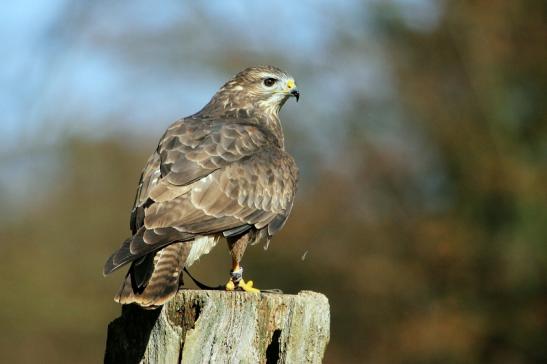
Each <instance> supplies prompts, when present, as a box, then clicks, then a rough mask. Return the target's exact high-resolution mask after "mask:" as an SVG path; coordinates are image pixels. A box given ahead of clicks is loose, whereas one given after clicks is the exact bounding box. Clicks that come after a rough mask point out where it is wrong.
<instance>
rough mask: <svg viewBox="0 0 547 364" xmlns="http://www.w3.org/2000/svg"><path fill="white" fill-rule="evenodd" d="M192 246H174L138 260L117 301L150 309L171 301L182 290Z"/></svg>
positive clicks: (115, 299) (176, 244) (132, 267)
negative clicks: (185, 266) (185, 268)
mask: <svg viewBox="0 0 547 364" xmlns="http://www.w3.org/2000/svg"><path fill="white" fill-rule="evenodd" d="M192 243H193V242H192V241H185V242H178V243H173V244H171V245H168V246H166V247H165V248H163V249H161V250H158V251H157V252H154V253H150V254H148V255H146V256H144V257H142V258H141V259H139V260H137V261H134V262H133V263H132V264H131V268H129V271H128V272H127V275H126V277H125V280H124V281H123V283H122V286H121V287H120V290H119V292H118V294H117V295H116V296H115V297H114V301H116V302H118V303H121V304H124V305H126V304H130V303H136V304H138V305H139V306H142V307H144V308H150V309H151V308H156V307H158V306H161V305H163V304H164V303H166V302H167V301H169V300H170V299H171V298H172V297H173V296H174V295H175V293H177V291H178V288H179V279H180V275H181V273H182V270H183V268H184V265H185V263H186V259H187V257H188V254H189V253H190V249H191V247H192Z"/></svg>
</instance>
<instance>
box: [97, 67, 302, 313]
mask: <svg viewBox="0 0 547 364" xmlns="http://www.w3.org/2000/svg"><path fill="white" fill-rule="evenodd" d="M290 96H295V97H296V98H297V99H298V97H299V93H298V91H297V89H296V86H295V84H294V80H293V79H292V78H291V77H290V76H289V75H287V74H286V73H285V72H283V71H281V70H280V69H278V68H275V67H271V66H260V67H251V68H248V69H245V70H244V71H242V72H240V73H239V74H237V75H236V76H235V77H234V78H233V79H232V80H230V81H228V82H227V83H226V84H224V86H222V88H221V89H220V90H219V91H218V92H217V93H216V94H215V95H214V96H213V98H212V99H211V101H210V102H209V103H208V104H207V105H206V106H205V107H204V108H203V109H202V110H201V111H199V112H198V113H196V114H194V115H192V116H189V117H187V118H184V119H181V120H178V121H177V122H175V123H174V124H172V125H171V126H170V127H169V128H168V129H167V131H166V132H165V134H164V135H163V137H162V138H161V140H160V142H159V145H158V147H157V149H156V151H155V152H154V153H153V154H152V155H151V156H150V158H149V159H148V162H147V164H146V166H145V168H144V170H143V172H142V174H141V178H140V181H139V186H138V189H137V194H136V197H135V204H134V207H133V210H132V212H131V219H130V227H131V231H132V233H133V236H132V237H131V238H129V239H127V240H126V241H125V242H124V243H123V244H122V246H121V248H120V249H119V250H118V251H116V252H115V253H114V254H112V256H111V257H110V258H109V259H108V260H107V262H106V264H105V266H104V274H105V275H106V274H109V273H111V272H113V271H114V270H116V269H118V268H120V267H121V266H123V265H125V264H127V263H130V262H131V267H130V268H129V271H128V273H127V276H126V279H125V280H124V282H123V283H122V287H121V288H120V291H119V293H118V294H117V295H116V298H115V300H116V301H117V302H120V303H122V304H127V303H133V302H135V303H137V304H139V305H141V306H143V307H157V306H158V305H162V304H164V303H165V302H166V301H168V300H169V299H170V298H171V297H172V296H173V295H174V294H175V293H176V291H177V289H178V286H179V276H180V274H182V273H181V272H182V269H183V268H184V267H185V266H187V267H188V266H190V265H191V264H192V263H194V262H195V261H196V260H197V259H198V258H199V256H201V255H202V254H206V253H208V251H209V250H210V249H211V248H212V247H213V246H214V245H215V244H216V242H217V241H218V239H219V238H220V237H221V236H223V237H226V238H227V239H228V241H229V247H230V250H231V252H232V256H233V257H234V258H233V262H232V268H233V269H236V268H237V269H239V261H240V260H241V257H242V256H243V252H244V249H245V247H246V245H247V244H248V243H251V244H252V243H255V242H257V241H261V240H264V241H269V239H270V238H271V237H272V236H273V235H274V234H275V233H276V232H277V231H279V230H280V229H281V228H282V227H283V225H284V223H285V221H286V219H287V217H288V215H289V213H290V211H291V208H292V204H293V199H294V194H295V191H296V182H297V177H298V169H297V167H296V164H295V162H294V159H293V158H292V157H291V156H290V155H289V154H288V153H287V152H286V151H285V146H284V137H283V131H282V127H281V123H280V121H279V117H278V112H279V110H280V108H281V106H283V104H284V103H285V101H286V100H287V99H288V98H289V97H290ZM238 241H241V243H237V242H238ZM233 247H237V251H232V248H233Z"/></svg>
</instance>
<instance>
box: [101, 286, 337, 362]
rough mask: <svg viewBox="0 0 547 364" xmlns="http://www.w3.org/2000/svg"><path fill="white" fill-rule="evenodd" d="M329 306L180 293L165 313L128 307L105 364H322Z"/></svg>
mask: <svg viewBox="0 0 547 364" xmlns="http://www.w3.org/2000/svg"><path fill="white" fill-rule="evenodd" d="M329 325H330V312H329V302H328V300H327V298H326V297H325V296H324V295H322V294H319V293H315V292H311V291H302V292H300V293H298V294H297V295H288V294H270V293H261V294H252V293H246V292H225V291H203V290H181V291H179V293H177V295H176V296H175V298H174V299H173V300H171V301H170V302H168V303H167V304H166V305H165V306H163V307H162V308H159V309H156V310H144V309H142V308H140V307H138V306H136V305H128V306H123V308H122V315H121V316H120V317H119V318H117V319H115V320H114V321H112V322H111V323H110V324H109V325H108V336H107V342H106V353H105V363H165V364H169V363H320V362H321V360H322V358H323V354H324V352H325V348H326V346H327V343H328V341H329V337H330V328H329Z"/></svg>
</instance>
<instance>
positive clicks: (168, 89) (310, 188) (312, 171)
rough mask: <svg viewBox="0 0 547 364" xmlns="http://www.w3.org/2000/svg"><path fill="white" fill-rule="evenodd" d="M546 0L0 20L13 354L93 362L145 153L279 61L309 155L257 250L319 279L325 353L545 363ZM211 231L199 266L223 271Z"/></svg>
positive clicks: (3, 266)
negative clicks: (226, 87) (290, 204)
mask: <svg viewBox="0 0 547 364" xmlns="http://www.w3.org/2000/svg"><path fill="white" fill-rule="evenodd" d="M546 17H547V3H546V2H543V1H503V0H488V1H486V0H483V1H456V0H452V1H448V0H446V1H434V0H391V1H388V0H384V1H381V0H368V1H338V2H334V1H330V2H329V1H310V0H308V1H298V2H291V3H290V4H289V3H281V2H279V3H277V2H276V3H273V2H271V3H266V2H244V1H223V2H207V3H206V4H205V3H201V2H199V3H198V2H196V3H193V4H185V5H182V4H181V3H180V2H177V1H164V2H161V5H160V4H159V3H154V4H153V3H151V2H148V1H144V0H139V1H118V2H112V1H105V0H101V1H93V2H87V1H66V0H38V1H32V2H31V1H9V2H6V3H3V6H2V13H1V18H2V21H1V22H0V52H1V54H2V57H1V63H2V66H1V67H0V110H1V119H0V121H1V124H0V287H1V288H2V289H1V293H0V329H1V331H2V335H1V336H0V352H1V353H2V361H5V362H6V363H11V362H22V363H34V362H37V361H39V362H51V363H97V362H101V361H102V358H103V353H104V345H105V338H106V326H107V324H108V322H109V321H111V320H112V319H114V318H115V317H117V316H118V315H119V312H120V307H119V305H117V304H115V303H114V302H113V301H112V298H113V295H114V293H115V291H116V289H117V288H118V286H119V284H120V282H121V280H122V277H123V275H124V273H125V272H118V273H116V274H114V275H113V276H111V277H108V278H103V277H102V274H101V271H102V266H103V263H104V261H105V260H106V258H107V257H108V256H109V254H110V253H111V252H112V251H113V250H114V249H117V248H118V246H119V245H120V243H121V242H122V240H123V239H124V238H126V237H127V236H128V235H129V226H128V220H129V211H130V208H131V205H132V202H133V197H134V192H135V188H136V185H137V181H138V178H139V175H140V171H141V168H142V167H143V166H144V163H145V161H146V158H147V157H148V155H149V154H150V153H151V152H152V151H153V150H154V148H155V147H156V144H157V142H158V140H159V137H160V136H161V134H162V133H163V131H164V130H165V128H166V127H167V126H168V125H169V124H171V123H172V122H173V121H175V120H176V119H177V118H179V117H182V116H186V115H189V114H192V113H194V112H196V111H197V110H199V109H200V108H201V107H202V106H203V105H204V104H205V103H206V102H207V101H208V100H209V98H210V97H211V96H212V95H213V93H214V92H215V91H216V90H217V89H218V87H219V86H220V85H221V84H222V83H223V82H224V81H226V80H227V79H229V78H230V77H231V76H232V75H233V74H235V73H236V72H238V71H239V70H241V69H243V68H245V67H247V66H250V65H256V64H272V65H276V66H278V67H280V68H282V69H284V70H287V71H288V72H289V73H291V74H292V75H293V76H294V77H295V78H296V80H297V83H298V85H299V87H300V89H301V91H302V98H301V102H300V103H298V104H296V103H294V102H291V103H288V104H287V105H286V106H285V108H284V110H283V111H282V120H283V122H284V128H285V132H286V135H287V141H286V143H287V146H288V149H289V151H290V152H291V153H293V154H294V155H295V156H296V159H297V162H298V164H299V165H300V169H301V174H302V178H301V183H300V186H299V192H298V195H297V200H296V204H295V207H294V209H293V213H292V216H291V218H290V219H289V221H288V223H287V225H286V227H285V229H284V230H283V231H282V232H281V233H280V234H279V235H277V236H276V237H275V239H274V240H273V241H272V244H271V245H270V247H269V249H268V250H267V251H264V249H263V248H262V247H260V246H255V247H253V248H250V249H249V250H248V251H247V254H246V257H245V259H244V262H243V263H244V266H245V268H246V274H247V276H248V277H249V278H251V277H252V279H254V280H255V282H256V285H257V286H259V287H266V288H270V287H277V288H281V289H283V290H284V291H285V292H289V293H296V292H298V291H299V290H303V289H308V290H316V291H319V292H323V293H325V294H326V295H327V296H328V298H329V300H330V303H331V307H332V332H331V337H332V338H331V343H330V345H329V346H328V349H327V353H326V358H325V362H327V363H533V362H536V363H545V362H547V345H546V344H545V343H546V342H547V244H546V243H547V241H546V240H547V204H546V201H547V183H546V182H547V167H546V166H547V138H546V137H547V120H546V119H547V117H546V115H547V112H546V100H545V96H546V92H547V47H546V45H547V22H546V21H545V20H546ZM228 269H229V256H228V252H227V249H226V248H225V247H224V246H218V247H217V248H216V250H215V252H214V254H212V255H211V256H208V257H206V258H204V259H202V260H201V262H200V263H199V265H198V266H196V267H194V268H193V269H192V271H193V273H195V275H196V276H197V277H199V278H200V279H201V280H202V281H204V282H205V283H208V284H211V285H216V284H219V283H223V282H224V280H225V279H226V274H227V272H228Z"/></svg>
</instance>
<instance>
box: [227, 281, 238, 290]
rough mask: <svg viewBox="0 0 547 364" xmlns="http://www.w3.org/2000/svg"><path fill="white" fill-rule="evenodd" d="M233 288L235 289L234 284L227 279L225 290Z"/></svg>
mask: <svg viewBox="0 0 547 364" xmlns="http://www.w3.org/2000/svg"><path fill="white" fill-rule="evenodd" d="M235 289H236V286H235V285H234V282H232V281H231V280H229V281H228V283H226V290H227V291H233V290H235Z"/></svg>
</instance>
